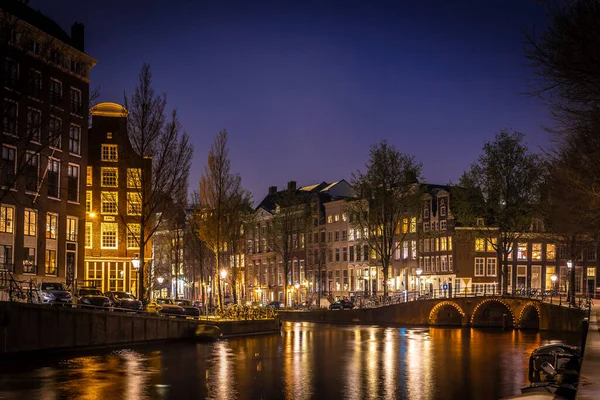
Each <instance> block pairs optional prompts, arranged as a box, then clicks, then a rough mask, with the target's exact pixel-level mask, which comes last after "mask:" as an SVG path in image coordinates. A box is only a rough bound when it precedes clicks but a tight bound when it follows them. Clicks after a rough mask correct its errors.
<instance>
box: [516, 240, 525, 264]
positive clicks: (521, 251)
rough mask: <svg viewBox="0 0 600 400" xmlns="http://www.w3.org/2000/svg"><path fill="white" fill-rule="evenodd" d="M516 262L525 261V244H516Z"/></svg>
mask: <svg viewBox="0 0 600 400" xmlns="http://www.w3.org/2000/svg"><path fill="white" fill-rule="evenodd" d="M517 260H527V243H519V244H518V247H517Z"/></svg>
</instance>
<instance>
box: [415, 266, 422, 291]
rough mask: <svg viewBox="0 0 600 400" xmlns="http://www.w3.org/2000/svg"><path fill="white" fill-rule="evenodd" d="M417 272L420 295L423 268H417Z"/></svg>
mask: <svg viewBox="0 0 600 400" xmlns="http://www.w3.org/2000/svg"><path fill="white" fill-rule="evenodd" d="M415 272H416V273H417V287H418V288H419V296H420V295H421V274H422V273H423V270H422V269H421V268H417V270H416V271H415Z"/></svg>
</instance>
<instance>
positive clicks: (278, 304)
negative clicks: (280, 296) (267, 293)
mask: <svg viewBox="0 0 600 400" xmlns="http://www.w3.org/2000/svg"><path fill="white" fill-rule="evenodd" d="M266 307H267V308H272V309H273V310H281V309H282V308H283V307H284V306H283V303H282V302H280V301H272V302H270V303H269V304H267V305H266Z"/></svg>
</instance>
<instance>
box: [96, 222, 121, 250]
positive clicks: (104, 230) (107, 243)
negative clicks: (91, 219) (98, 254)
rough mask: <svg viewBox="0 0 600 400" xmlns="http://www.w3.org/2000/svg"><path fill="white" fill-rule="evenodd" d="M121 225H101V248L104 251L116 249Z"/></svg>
mask: <svg viewBox="0 0 600 400" xmlns="http://www.w3.org/2000/svg"><path fill="white" fill-rule="evenodd" d="M118 229H119V224H116V223H109V222H103V223H102V224H100V246H101V247H102V248H103V249H116V248H118V246H117V238H118Z"/></svg>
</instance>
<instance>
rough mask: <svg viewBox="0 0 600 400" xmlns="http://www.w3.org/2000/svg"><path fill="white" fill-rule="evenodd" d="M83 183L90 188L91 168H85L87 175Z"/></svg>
mask: <svg viewBox="0 0 600 400" xmlns="http://www.w3.org/2000/svg"><path fill="white" fill-rule="evenodd" d="M85 183H86V185H88V186H92V167H87V175H86V179H85Z"/></svg>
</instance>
